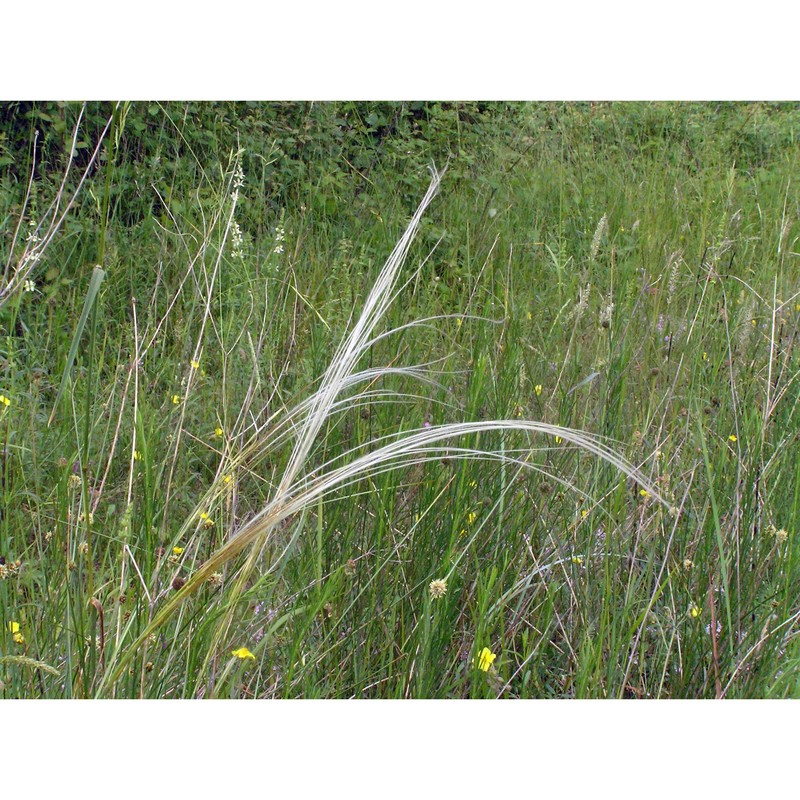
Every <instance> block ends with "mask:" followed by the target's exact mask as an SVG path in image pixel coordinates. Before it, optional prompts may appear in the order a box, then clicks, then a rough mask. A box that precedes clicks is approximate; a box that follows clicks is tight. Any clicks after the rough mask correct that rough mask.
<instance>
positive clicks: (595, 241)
mask: <svg viewBox="0 0 800 800" xmlns="http://www.w3.org/2000/svg"><path fill="white" fill-rule="evenodd" d="M606 228H608V215H607V214H603V216H602V217H600V222H598V223H597V227H596V228H595V229H594V236H592V247H591V249H590V250H589V257H590V258H591V259H592V261H594V260H595V259H596V258H597V253H598V251H599V250H600V242H601V241H602V240H603V235H604V234H605V232H606Z"/></svg>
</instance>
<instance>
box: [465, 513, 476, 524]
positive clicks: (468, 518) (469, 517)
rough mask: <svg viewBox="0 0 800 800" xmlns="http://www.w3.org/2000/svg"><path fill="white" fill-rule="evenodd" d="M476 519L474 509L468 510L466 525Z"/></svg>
mask: <svg viewBox="0 0 800 800" xmlns="http://www.w3.org/2000/svg"><path fill="white" fill-rule="evenodd" d="M476 519H478V515H477V514H476V513H475V512H474V511H470V512H469V514H468V515H467V525H472V523H473V522H475V520H476Z"/></svg>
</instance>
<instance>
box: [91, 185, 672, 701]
mask: <svg viewBox="0 0 800 800" xmlns="http://www.w3.org/2000/svg"><path fill="white" fill-rule="evenodd" d="M440 180H441V177H440V175H439V174H438V173H437V172H436V171H435V170H434V171H433V179H432V181H431V185H430V187H429V189H428V192H427V193H426V195H425V197H424V198H423V200H422V202H421V203H420V205H419V207H418V208H417V211H416V213H415V214H414V216H413V218H412V220H411V222H410V223H409V225H408V227H407V228H406V231H405V233H404V234H403V236H402V237H401V238H400V240H399V241H398V243H397V245H396V246H395V248H394V250H393V251H392V254H391V255H390V257H389V259H388V260H387V262H386V264H385V265H384V267H383V269H382V270H381V272H380V274H379V276H378V279H377V281H376V283H375V285H374V286H373V288H372V290H371V292H370V294H369V295H368V297H367V299H366V301H365V304H364V308H363V310H362V312H361V314H360V316H359V317H358V318H357V319H356V321H355V322H354V323H353V324H352V326H351V329H350V332H349V334H348V335H347V336H346V337H345V339H344V340H343V342H342V344H341V345H340V346H339V348H338V350H337V352H336V353H335V354H334V357H333V359H332V361H331V363H330V365H329V366H328V368H327V370H326V371H325V374H324V375H323V377H322V379H321V380H320V386H319V388H318V389H317V391H316V392H315V393H314V394H313V395H312V396H311V397H310V398H309V399H308V401H306V402H304V403H301V404H300V406H299V407H298V408H297V409H296V410H294V411H290V412H288V414H287V418H286V421H285V422H284V421H282V420H278V421H277V422H275V423H274V426H271V427H273V430H275V429H277V430H278V431H280V432H281V433H282V432H283V431H285V430H290V431H291V432H292V434H293V438H294V445H293V447H292V450H291V455H290V456H289V459H288V462H287V464H286V467H285V468H284V471H283V474H282V475H281V477H280V480H279V481H278V483H277V486H276V488H275V491H274V494H273V496H272V497H271V499H270V502H269V503H268V504H267V506H266V507H265V508H264V509H263V510H262V511H261V512H260V513H258V514H256V516H255V517H253V519H251V520H250V521H249V522H248V523H247V524H245V525H244V526H242V527H241V528H240V529H239V530H237V531H234V532H233V533H232V536H231V537H230V539H229V540H228V541H227V542H226V543H225V544H224V545H223V546H222V547H220V548H219V549H218V550H217V551H216V552H214V553H213V554H212V555H211V557H210V558H208V559H207V560H206V561H205V563H203V564H202V565H201V566H199V567H198V568H197V569H196V570H195V571H194V572H193V574H192V575H191V577H190V578H189V579H188V580H187V581H182V582H181V585H180V587H179V588H178V591H177V592H176V594H174V595H173V596H172V597H171V598H170V599H168V600H167V601H166V602H165V603H164V604H163V606H162V607H161V608H160V609H159V611H158V613H157V614H156V616H155V618H154V619H153V621H152V622H151V623H150V624H149V625H148V626H147V627H146V628H145V629H144V631H142V633H141V634H140V635H139V636H138V638H137V639H136V640H135V641H134V642H132V643H131V644H129V645H125V644H123V645H122V647H121V648H120V649H118V651H117V653H115V655H114V662H115V665H114V667H113V668H112V669H111V670H110V671H109V673H108V675H107V678H106V679H104V681H103V683H101V685H100V689H99V691H100V692H103V691H106V690H107V688H110V687H113V686H114V683H115V681H117V680H118V679H119V678H120V676H121V675H122V673H123V671H124V670H125V668H126V666H127V664H128V662H129V661H130V659H131V658H133V657H134V655H135V654H136V652H137V651H138V649H139V648H140V647H142V645H144V644H145V642H147V640H148V639H149V638H150V637H152V636H153V635H154V634H155V633H156V632H157V631H158V630H159V629H160V628H161V627H162V626H163V625H164V624H165V623H166V622H167V621H168V620H169V619H170V618H171V617H172V615H173V614H174V613H175V611H176V610H177V609H178V607H179V606H180V605H181V604H182V603H183V602H184V600H185V599H186V598H187V597H188V596H189V595H191V594H193V593H195V592H196V591H197V590H198V589H199V588H200V587H201V586H203V585H204V584H205V583H206V582H207V581H208V579H209V577H210V576H211V575H214V574H217V573H218V572H219V571H220V569H222V568H223V567H224V565H225V564H227V563H228V562H229V561H230V560H231V559H233V558H234V557H236V556H237V555H239V554H240V553H242V552H243V551H244V550H245V549H249V550H250V554H249V556H248V558H247V560H246V562H245V564H244V566H242V567H241V568H240V569H239V571H238V574H237V576H236V579H235V583H234V586H233V589H232V591H231V592H230V594H229V596H228V598H227V603H228V606H227V611H226V612H225V613H224V615H223V619H222V621H221V622H220V623H219V624H218V625H217V629H216V633H215V635H214V636H213V638H212V647H211V648H210V650H209V654H211V653H214V652H215V651H216V650H217V649H218V647H219V645H220V643H221V640H222V639H223V637H224V636H226V635H227V633H228V631H229V630H230V629H231V626H232V625H233V623H234V615H235V610H236V608H237V603H238V601H239V598H240V597H241V595H242V594H243V592H244V591H245V587H246V584H247V581H248V580H249V579H250V577H251V575H252V573H253V571H254V569H255V568H256V566H257V563H258V560H259V558H260V556H261V553H262V551H263V548H264V547H265V546H266V545H267V544H268V542H269V539H270V537H271V536H272V535H273V533H274V531H275V530H276V529H277V528H278V526H279V525H280V524H281V523H282V522H284V521H285V520H287V519H289V518H290V517H293V516H295V515H302V514H304V513H305V512H306V511H308V510H309V509H313V508H314V507H315V505H318V504H321V503H322V502H323V500H324V498H325V497H326V496H328V495H330V494H332V493H334V492H336V491H340V490H341V489H346V488H348V487H352V486H354V485H356V484H357V483H360V482H362V481H363V480H365V479H374V478H375V477H376V476H379V475H381V474H382V473H384V472H387V471H392V470H397V469H400V468H410V467H418V466H420V465H423V464H425V463H426V462H432V461H437V460H441V459H444V458H448V459H451V458H459V459H465V458H466V459H481V458H484V459H496V460H498V461H500V462H501V463H502V464H514V465H518V466H520V467H525V466H526V461H525V459H524V458H515V457H513V456H511V455H507V454H506V453H504V452H502V451H501V452H492V451H486V450H480V449H475V448H462V447H454V446H452V445H448V444H442V443H443V442H448V441H449V440H458V439H463V438H467V437H469V436H470V435H479V434H480V433H482V432H490V431H491V432H507V433H512V432H513V433H525V434H547V435H550V436H552V437H554V438H556V437H557V438H558V439H559V440H563V441H567V442H572V443H573V444H575V445H576V446H577V447H580V448H582V449H585V450H586V451H587V452H589V453H592V454H593V455H595V456H597V457H600V458H603V459H605V460H606V461H608V462H609V463H611V464H612V465H613V466H615V467H616V468H617V469H619V470H620V471H622V472H623V474H624V475H627V476H628V477H629V478H632V479H634V480H635V481H636V482H637V483H638V484H640V485H641V486H642V487H644V488H643V489H642V491H646V492H647V493H648V495H650V494H652V496H653V497H654V498H656V499H657V500H659V501H660V502H666V501H665V500H664V499H663V498H662V497H661V495H660V493H659V492H658V490H657V489H656V488H655V487H654V486H653V485H652V484H651V482H650V481H649V480H648V479H647V478H646V477H645V476H644V475H642V474H641V473H640V472H639V471H638V470H637V469H636V468H635V467H634V466H632V465H631V464H629V463H628V462H627V461H626V460H625V459H624V458H622V457H621V456H619V455H618V454H616V453H615V452H614V451H613V450H611V449H610V448H608V447H607V446H605V445H603V444H602V443H601V442H599V441H597V440H596V439H594V438H593V437H591V436H589V435H587V434H584V433H581V432H579V431H574V430H572V429H568V428H563V427H560V426H554V425H548V424H546V423H536V422H528V421H524V420H497V421H493V422H492V421H485V422H477V423H460V424H450V425H437V426H429V427H427V428H424V429H422V430H420V431H418V432H416V433H410V434H409V433H402V434H399V435H390V436H388V437H382V439H378V440H377V441H373V443H372V445H373V447H372V449H371V450H370V451H369V452H367V453H366V454H364V455H361V456H356V453H355V452H345V453H343V454H342V455H340V456H338V457H337V458H336V459H334V460H333V461H332V462H329V463H327V464H323V465H322V466H320V467H317V468H316V469H311V470H309V469H308V468H307V466H306V465H307V462H308V460H309V455H310V453H311V451H312V447H313V446H314V444H315V442H316V440H317V437H318V436H319V433H320V431H321V429H322V427H323V425H325V423H326V422H328V420H329V418H330V416H331V413H332V411H334V409H335V406H336V403H337V400H339V398H340V396H341V395H342V393H343V391H344V390H345V389H347V388H349V387H351V386H353V385H357V384H359V383H360V382H362V381H363V380H364V379H365V376H363V375H359V374H357V373H355V368H356V365H357V364H358V363H359V361H361V360H362V359H363V358H364V357H365V356H366V355H367V354H368V352H369V350H370V348H371V347H372V345H373V344H374V341H375V340H374V338H373V334H374V331H375V329H376V326H377V325H378V323H379V322H380V321H381V319H382V318H383V317H384V316H385V313H386V310H387V309H388V307H389V305H390V303H391V302H392V301H393V300H394V299H395V298H396V297H397V289H396V287H397V283H398V279H399V277H400V272H401V268H402V266H403V264H404V262H405V259H406V255H407V253H408V250H409V247H410V245H411V242H412V241H413V238H414V235H415V233H416V231H417V228H418V226H419V224H420V220H421V219H422V215H423V213H424V211H425V209H426V208H427V206H428V205H429V204H430V202H431V201H432V199H433V198H434V196H435V195H436V193H437V191H438V189H439V185H440ZM409 282H410V281H407V282H406V285H408V283H409ZM410 325H411V327H413V323H411V324H410ZM417 369H419V368H417ZM395 371H396V370H393V369H392V368H387V371H386V372H384V371H382V370H381V369H375V368H373V369H372V370H370V371H369V372H368V373H367V376H366V377H367V378H368V379H369V381H370V382H371V383H372V382H375V381H377V380H380V379H381V378H382V377H383V376H384V375H385V374H391V373H392V372H395ZM371 399H372V398H371V397H370V396H369V395H364V394H361V395H358V394H356V395H355V398H348V400H347V401H346V402H345V404H344V408H343V409H341V411H343V412H346V411H347V410H348V409H349V408H352V407H353V406H354V405H356V406H364V405H368V404H369V402H370V401H371ZM336 410H337V411H339V409H336ZM263 438H264V437H259V438H257V439H256V441H255V443H253V444H250V445H248V446H247V447H245V448H244V449H243V451H242V453H241V455H240V456H239V457H238V458H235V459H233V460H232V461H231V462H230V464H229V465H226V466H225V467H224V470H226V471H227V474H230V473H234V472H236V471H237V470H239V469H240V468H241V466H242V464H243V463H245V462H249V468H250V469H252V468H253V464H252V461H253V455H256V456H257V455H258V453H259V452H261V453H263V452H268V451H269V450H270V443H269V433H268V434H267V435H266V442H265V441H264V440H263ZM387 439H388V440H389V441H385V440H387ZM376 445H378V446H376ZM340 462H344V463H341V465H340ZM220 469H223V467H220ZM225 484H226V481H225V480H224V477H223V480H222V485H221V486H217V487H215V488H214V489H212V490H211V491H210V492H208V493H207V495H206V497H205V498H204V499H203V501H202V502H201V504H200V505H199V506H198V507H197V508H196V510H195V512H194V513H193V514H192V515H191V516H190V518H189V520H188V521H187V523H186V524H185V525H184V527H183V529H182V530H181V531H180V532H179V534H178V540H179V541H181V540H183V539H184V537H185V536H186V535H187V534H188V533H189V531H190V529H191V528H192V527H196V522H195V520H197V519H200V520H208V519H210V516H209V512H208V509H210V508H214V507H215V506H216V505H217V504H218V503H219V501H220V499H221V497H222V495H223V493H224V491H225ZM321 518H322V515H320V520H321ZM181 552H182V548H181ZM280 563H281V562H280V558H279V560H278V561H277V562H276V563H274V564H273V565H272V567H271V569H278V568H279V567H280ZM123 641H124V639H123ZM248 652H249V651H248ZM206 667H207V663H206V664H204V668H206ZM484 671H487V670H484ZM223 674H224V673H223Z"/></svg>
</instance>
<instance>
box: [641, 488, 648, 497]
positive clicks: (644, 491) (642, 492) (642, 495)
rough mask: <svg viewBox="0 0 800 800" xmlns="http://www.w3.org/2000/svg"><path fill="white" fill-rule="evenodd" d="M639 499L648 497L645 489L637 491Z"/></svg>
mask: <svg viewBox="0 0 800 800" xmlns="http://www.w3.org/2000/svg"><path fill="white" fill-rule="evenodd" d="M639 497H650V492H648V491H647V489H639Z"/></svg>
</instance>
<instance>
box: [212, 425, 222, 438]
mask: <svg viewBox="0 0 800 800" xmlns="http://www.w3.org/2000/svg"><path fill="white" fill-rule="evenodd" d="M223 433H224V431H223V430H222V428H220V427H216V428H214V436H216V437H217V438H219V437H220V436H222V434H223Z"/></svg>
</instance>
